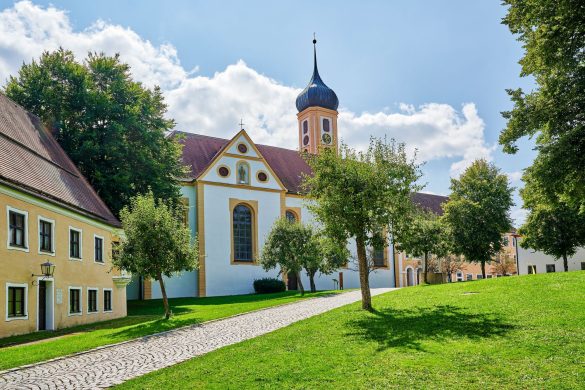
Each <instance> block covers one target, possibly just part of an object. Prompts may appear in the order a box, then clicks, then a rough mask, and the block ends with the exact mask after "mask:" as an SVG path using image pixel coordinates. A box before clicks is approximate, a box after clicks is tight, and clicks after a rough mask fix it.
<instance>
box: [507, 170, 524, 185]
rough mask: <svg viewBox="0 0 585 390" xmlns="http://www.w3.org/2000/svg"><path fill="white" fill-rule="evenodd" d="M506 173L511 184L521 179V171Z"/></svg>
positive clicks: (517, 182)
mask: <svg viewBox="0 0 585 390" xmlns="http://www.w3.org/2000/svg"><path fill="white" fill-rule="evenodd" d="M506 175H508V179H510V182H511V183H512V184H519V183H521V181H522V171H514V172H507V173H506Z"/></svg>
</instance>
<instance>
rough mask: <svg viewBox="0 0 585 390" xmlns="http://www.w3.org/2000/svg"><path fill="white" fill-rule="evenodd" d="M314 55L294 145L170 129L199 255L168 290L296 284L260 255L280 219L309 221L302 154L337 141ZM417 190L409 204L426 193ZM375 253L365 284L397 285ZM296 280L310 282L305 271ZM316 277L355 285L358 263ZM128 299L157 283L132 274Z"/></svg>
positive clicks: (153, 290) (385, 252)
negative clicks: (272, 281) (184, 174)
mask: <svg viewBox="0 0 585 390" xmlns="http://www.w3.org/2000/svg"><path fill="white" fill-rule="evenodd" d="M314 61H315V62H314V69H313V75H312V78H311V80H310V82H309V85H308V86H307V87H306V88H305V89H304V90H303V91H302V92H301V93H300V95H299V96H298V97H297V100H296V108H297V111H298V114H297V121H298V128H297V129H294V130H291V131H298V146H296V145H294V146H293V145H291V147H292V148H291V149H286V148H279V147H274V146H269V145H259V144H256V143H255V142H254V141H253V140H252V139H251V137H250V136H249V135H248V133H247V132H246V131H245V130H244V129H240V130H239V131H237V132H235V135H234V136H233V137H232V138H231V139H223V138H216V137H211V136H207V135H199V134H193V133H187V132H178V131H177V132H175V134H174V136H176V137H177V138H178V139H179V141H180V142H181V143H182V144H183V162H184V163H185V165H187V166H188V167H189V168H190V176H189V177H188V178H185V180H184V181H183V186H182V194H183V203H184V205H185V207H186V212H185V220H186V222H187V223H188V225H189V227H190V229H191V231H192V234H193V236H195V235H197V236H198V238H199V245H200V248H199V249H200V256H201V257H200V267H199V269H198V270H196V271H193V272H183V273H181V274H179V275H175V276H173V277H172V278H167V279H165V282H166V284H165V287H166V290H167V293H168V294H169V296H171V297H188V296H193V297H194V296H200V297H203V296H218V295H231V294H249V293H253V292H254V290H253V282H254V280H255V279H259V278H264V277H274V278H282V279H283V280H284V281H285V283H286V284H287V287H288V289H291V290H294V289H297V288H298V283H297V280H296V277H295V276H294V275H287V274H281V273H280V270H279V269H274V270H270V271H264V270H263V269H262V267H261V266H260V264H258V255H259V253H260V251H261V249H262V246H263V245H264V241H265V238H266V236H267V235H268V233H269V232H270V229H271V228H272V226H273V224H274V222H275V221H276V220H277V219H278V218H281V217H286V218H289V219H293V220H295V221H300V222H301V223H315V220H314V217H313V215H312V214H311V212H310V211H309V210H308V208H307V199H306V198H305V195H304V193H303V188H302V176H303V174H310V173H311V170H310V168H309V166H308V165H307V164H306V162H305V161H304V159H303V158H302V156H301V153H302V152H307V153H319V151H320V150H322V149H323V148H337V146H338V128H337V118H338V111H337V108H338V104H339V101H338V99H337V96H336V94H335V92H333V90H331V89H330V88H329V87H327V86H326V85H325V83H324V82H323V81H322V80H321V77H320V75H319V71H318V69H317V59H316V54H315V58H314ZM291 104H292V102H291ZM417 196H418V198H417V199H415V202H416V201H417V200H421V199H422V200H424V199H426V197H427V194H418V195H417ZM348 248H349V249H350V251H351V253H352V255H353V257H355V252H356V249H355V248H356V246H355V242H353V241H350V242H348ZM370 249H371V248H370ZM373 254H374V256H373V257H374V267H373V270H372V272H371V273H370V284H371V286H372V287H393V286H395V285H396V278H395V267H394V258H393V256H392V254H393V248H392V247H387V248H377V250H376V251H373ZM301 278H302V283H303V286H304V287H305V288H308V287H309V280H308V277H307V275H306V273H304V272H303V273H302V274H301ZM315 282H316V287H317V289H320V290H325V289H333V288H338V287H343V288H358V287H359V275H358V272H357V267H356V265H355V264H354V261H350V262H349V263H348V265H347V267H343V268H340V269H339V270H336V271H335V272H333V273H331V274H329V275H322V274H317V276H316V279H315ZM128 297H129V299H150V298H160V297H161V293H160V289H159V286H158V283H153V282H152V281H150V280H144V279H142V278H140V277H138V276H135V277H134V278H133V281H132V283H131V284H130V285H129V286H128Z"/></svg>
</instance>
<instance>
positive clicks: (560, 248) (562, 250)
mask: <svg viewBox="0 0 585 390" xmlns="http://www.w3.org/2000/svg"><path fill="white" fill-rule="evenodd" d="M524 177H525V179H526V186H525V187H524V188H523V189H522V190H521V191H520V193H521V195H522V198H523V199H524V207H525V208H527V209H528V210H529V214H528V217H527V219H526V221H525V223H524V225H522V227H521V228H520V229H519V231H518V233H520V234H521V235H522V241H521V245H522V247H524V248H532V249H536V250H539V251H542V252H544V253H546V254H547V255H550V256H553V257H554V258H556V259H560V258H562V259H563V260H564V266H565V271H568V262H567V261H568V260H567V258H568V257H570V256H572V255H574V254H575V252H576V250H577V248H578V247H579V246H581V245H584V244H585V213H582V214H580V213H579V207H578V206H573V205H570V204H566V203H563V202H562V201H559V200H558V198H556V197H555V196H551V194H550V193H549V194H547V193H546V192H543V187H542V186H540V185H539V183H537V182H535V181H534V180H533V175H532V171H531V170H528V171H527V173H525V175H524Z"/></svg>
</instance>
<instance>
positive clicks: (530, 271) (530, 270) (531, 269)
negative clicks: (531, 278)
mask: <svg viewBox="0 0 585 390" xmlns="http://www.w3.org/2000/svg"><path fill="white" fill-rule="evenodd" d="M535 273H536V266H535V265H529V266H528V275H532V274H535Z"/></svg>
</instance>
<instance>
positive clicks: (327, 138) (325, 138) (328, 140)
mask: <svg viewBox="0 0 585 390" xmlns="http://www.w3.org/2000/svg"><path fill="white" fill-rule="evenodd" d="M321 139H322V140H323V143H324V144H327V145H329V144H330V143H331V136H330V135H329V134H323V137H321Z"/></svg>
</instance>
